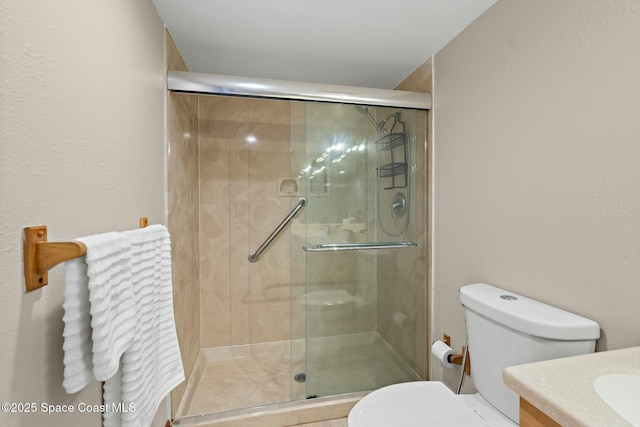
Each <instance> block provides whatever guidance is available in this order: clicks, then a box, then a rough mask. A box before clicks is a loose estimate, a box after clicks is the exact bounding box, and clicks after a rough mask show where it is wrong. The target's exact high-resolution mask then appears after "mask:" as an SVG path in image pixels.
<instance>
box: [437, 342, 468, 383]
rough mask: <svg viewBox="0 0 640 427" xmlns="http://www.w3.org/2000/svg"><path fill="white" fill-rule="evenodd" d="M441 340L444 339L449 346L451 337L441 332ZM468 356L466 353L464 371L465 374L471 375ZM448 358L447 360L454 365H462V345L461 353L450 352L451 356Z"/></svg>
mask: <svg viewBox="0 0 640 427" xmlns="http://www.w3.org/2000/svg"><path fill="white" fill-rule="evenodd" d="M442 341H444V343H445V344H447V345H448V346H451V337H450V336H449V335H447V334H443V335H442ZM470 358H471V355H470V354H467V360H465V363H464V373H465V374H467V375H471V362H470ZM448 359H449V362H451V363H453V364H454V365H461V366H462V361H463V360H464V346H462V353H459V354H452V355H451V356H449V358H448Z"/></svg>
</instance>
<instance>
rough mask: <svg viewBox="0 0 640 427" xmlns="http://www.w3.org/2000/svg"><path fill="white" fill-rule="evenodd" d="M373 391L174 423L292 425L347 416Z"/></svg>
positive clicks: (250, 426)
mask: <svg viewBox="0 0 640 427" xmlns="http://www.w3.org/2000/svg"><path fill="white" fill-rule="evenodd" d="M370 392H371V391H365V392H358V393H348V394H343V395H338V396H329V397H320V398H315V399H312V400H304V401H296V402H285V403H276V404H272V405H265V406H261V407H256V408H251V409H249V410H246V409H243V410H237V411H227V412H220V413H217V414H207V415H198V416H192V417H185V418H182V419H177V420H175V421H173V425H174V426H190V427H191V426H192V427H263V426H265V425H282V426H288V425H296V424H306V423H313V422H318V421H324V420H331V419H336V418H344V417H346V416H348V415H349V411H351V408H353V407H354V406H355V404H356V403H358V401H360V400H361V399H362V398H363V397H364V396H366V395H367V394H369V393H370Z"/></svg>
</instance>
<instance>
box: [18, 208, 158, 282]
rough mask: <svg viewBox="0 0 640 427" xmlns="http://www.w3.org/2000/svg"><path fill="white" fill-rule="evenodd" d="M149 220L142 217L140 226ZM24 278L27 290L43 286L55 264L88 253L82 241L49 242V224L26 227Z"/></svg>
mask: <svg viewBox="0 0 640 427" xmlns="http://www.w3.org/2000/svg"><path fill="white" fill-rule="evenodd" d="M148 224H149V221H148V219H147V218H146V217H141V218H140V227H141V228H143V227H146V226H147V225H148ZM23 251H24V280H25V285H26V292H31V291H33V290H35V289H38V288H41V287H43V286H44V285H46V284H47V283H48V281H49V278H48V274H47V272H48V271H49V270H51V269H52V268H53V267H54V266H56V265H58V264H60V263H61V262H64V261H69V260H70V259H74V258H79V257H81V256H84V255H85V254H86V253H87V247H86V246H85V245H84V243H82V242H47V226H46V225H39V226H35V227H25V228H24V246H23Z"/></svg>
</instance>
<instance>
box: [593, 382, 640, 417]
mask: <svg viewBox="0 0 640 427" xmlns="http://www.w3.org/2000/svg"><path fill="white" fill-rule="evenodd" d="M593 388H594V389H595V390H596V393H598V396H600V397H601V398H602V400H604V401H605V402H606V403H607V405H609V406H610V407H611V408H612V409H613V410H614V411H616V412H617V413H618V414H620V416H621V417H623V418H624V419H625V420H627V421H629V422H630V423H631V424H632V425H634V426H637V427H640V405H639V404H638V403H639V402H640V375H633V374H609V375H603V376H601V377H598V378H597V379H596V380H595V381H594V382H593Z"/></svg>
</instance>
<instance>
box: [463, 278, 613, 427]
mask: <svg viewBox="0 0 640 427" xmlns="http://www.w3.org/2000/svg"><path fill="white" fill-rule="evenodd" d="M460 302H461V303H462V305H463V306H464V308H465V319H466V322H467V335H468V339H469V358H470V361H471V378H472V380H473V384H474V386H475V387H476V389H477V390H478V392H479V393H480V394H481V395H482V396H483V397H484V398H485V399H486V400H487V401H488V402H489V403H491V404H492V405H493V406H494V407H495V408H497V409H498V410H499V411H500V412H502V413H503V414H504V415H506V416H507V417H509V418H511V419H512V420H513V421H515V422H516V423H518V422H519V415H518V412H519V400H518V399H519V398H518V395H517V394H516V393H514V392H513V391H511V390H510V389H509V388H507V387H506V386H505V385H504V383H503V382H502V371H503V370H504V368H506V367H507V366H513V365H520V364H523V363H530V362H537V361H542V360H548V359H556V358H560V357H567V356H576V355H579V354H585V353H592V352H593V351H594V350H595V343H596V339H598V338H599V337H600V327H599V325H598V324H597V323H596V322H594V321H593V320H589V319H587V318H584V317H582V316H578V315H577V314H573V313H570V312H568V311H565V310H562V309H559V308H556V307H552V306H550V305H547V304H544V303H541V302H539V301H535V300H532V299H529V298H527V297H524V296H521V295H518V294H514V293H513V292H509V291H506V290H504V289H500V288H496V287H495V286H491V285H488V284H486V283H476V284H472V285H467V286H463V287H462V288H461V289H460Z"/></svg>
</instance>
